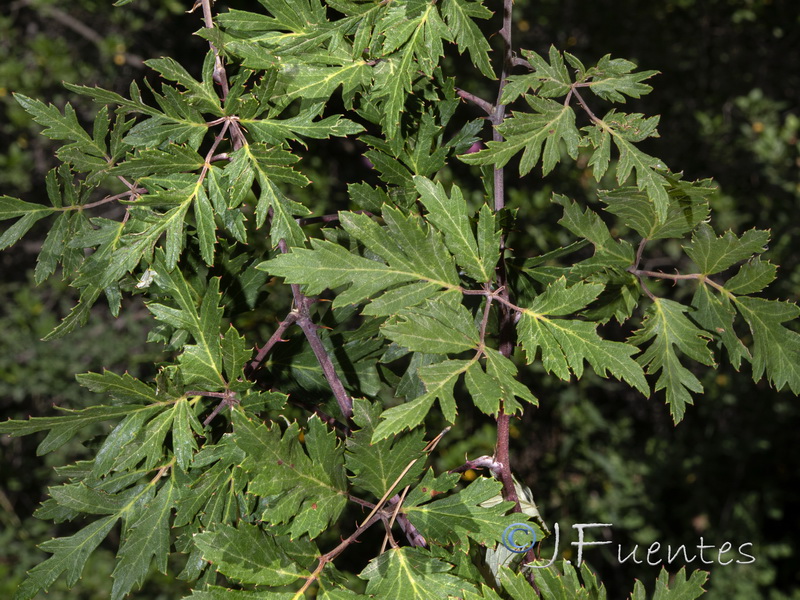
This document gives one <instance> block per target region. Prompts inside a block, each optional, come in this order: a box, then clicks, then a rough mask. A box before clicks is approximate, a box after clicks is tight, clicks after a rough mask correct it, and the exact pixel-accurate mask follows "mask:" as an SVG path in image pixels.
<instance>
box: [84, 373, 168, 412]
mask: <svg viewBox="0 0 800 600" xmlns="http://www.w3.org/2000/svg"><path fill="white" fill-rule="evenodd" d="M75 379H77V381H78V383H80V384H81V385H82V386H83V387H85V388H87V389H89V390H92V391H93V392H97V393H99V394H101V393H102V394H109V395H110V396H112V397H113V398H116V399H117V400H121V401H122V402H123V403H134V404H150V403H152V402H157V401H158V397H157V396H156V390H155V389H153V388H152V387H150V386H149V385H147V384H146V383H144V382H143V381H140V380H138V379H136V378H135V377H132V376H131V375H130V374H128V373H123V374H122V375H117V374H116V373H112V372H111V371H103V372H102V373H81V374H79V375H76V376H75Z"/></svg>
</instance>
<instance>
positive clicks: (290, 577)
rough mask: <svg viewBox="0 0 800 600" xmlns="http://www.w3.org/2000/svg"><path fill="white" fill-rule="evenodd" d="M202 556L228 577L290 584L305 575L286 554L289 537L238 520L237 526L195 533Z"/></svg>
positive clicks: (271, 584) (246, 580) (195, 539)
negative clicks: (269, 532)
mask: <svg viewBox="0 0 800 600" xmlns="http://www.w3.org/2000/svg"><path fill="white" fill-rule="evenodd" d="M193 541H194V544H195V545H196V546H197V547H198V548H199V549H200V551H201V552H202V554H203V559H204V560H207V561H209V562H211V563H213V564H214V566H215V568H216V569H217V570H218V571H219V572H220V573H222V574H223V575H225V576H226V577H228V578H230V579H233V580H234V581H238V582H241V583H250V584H255V585H269V586H279V585H288V584H290V583H292V582H293V581H296V580H297V579H298V578H300V577H302V576H304V575H306V570H305V569H303V568H302V567H299V566H298V565H297V564H295V562H294V561H293V560H292V559H291V558H290V557H289V556H288V555H287V554H286V552H285V551H284V550H283V548H282V544H284V543H291V542H289V540H288V539H287V538H283V537H276V536H273V535H267V534H265V533H264V532H263V531H262V530H261V528H260V527H257V526H255V525H249V524H248V523H245V522H243V521H239V523H237V525H236V527H231V526H230V525H219V526H217V527H216V528H214V529H213V530H212V531H204V532H202V533H199V534H197V535H195V536H194V540H193Z"/></svg>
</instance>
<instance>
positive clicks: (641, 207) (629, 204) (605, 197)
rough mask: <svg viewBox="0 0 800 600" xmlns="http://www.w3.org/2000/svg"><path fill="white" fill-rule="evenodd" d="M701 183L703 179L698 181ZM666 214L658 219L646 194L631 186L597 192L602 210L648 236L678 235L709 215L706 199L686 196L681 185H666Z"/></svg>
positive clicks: (665, 236) (674, 236)
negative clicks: (697, 199)
mask: <svg viewBox="0 0 800 600" xmlns="http://www.w3.org/2000/svg"><path fill="white" fill-rule="evenodd" d="M699 183H703V182H699ZM668 193H669V208H668V209H667V218H666V219H665V220H664V221H663V222H662V221H659V218H658V215H657V214H656V209H655V206H654V204H653V203H652V202H650V199H649V198H648V196H647V195H646V194H645V193H644V192H641V191H639V190H638V189H637V188H634V187H621V188H617V189H615V190H611V191H601V192H599V196H600V200H602V201H603V202H605V203H606V204H607V205H608V206H607V207H606V209H605V210H607V211H608V212H610V213H611V214H614V215H617V216H618V217H620V218H621V219H622V222H623V223H624V224H625V225H627V226H628V227H630V228H631V229H633V230H634V231H636V233H638V234H639V235H641V236H642V237H644V238H647V239H649V240H658V239H667V238H680V237H683V235H684V234H685V233H686V232H688V231H691V230H692V229H694V228H695V227H696V226H697V225H698V224H699V223H701V222H702V221H705V220H706V219H707V218H708V215H709V212H710V211H709V206H708V202H707V201H706V200H705V199H702V200H701V201H700V202H697V201H695V200H694V199H692V198H687V196H686V195H684V194H683V190H682V189H681V188H670V190H669V192H668Z"/></svg>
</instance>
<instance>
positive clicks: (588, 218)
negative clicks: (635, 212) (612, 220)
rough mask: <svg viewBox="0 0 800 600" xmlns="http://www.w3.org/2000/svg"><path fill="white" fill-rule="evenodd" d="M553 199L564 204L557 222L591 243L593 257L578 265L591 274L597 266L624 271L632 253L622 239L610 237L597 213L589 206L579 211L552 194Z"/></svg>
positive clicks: (557, 195)
mask: <svg viewBox="0 0 800 600" xmlns="http://www.w3.org/2000/svg"><path fill="white" fill-rule="evenodd" d="M553 202H554V203H555V204H559V205H561V206H563V207H564V216H563V217H562V218H561V219H560V220H559V222H558V224H559V225H561V226H562V227H566V228H567V229H568V230H570V231H571V232H572V233H574V234H575V235H577V236H578V237H581V238H585V239H587V240H589V241H590V242H591V243H592V244H593V245H594V246H595V254H594V256H593V257H592V258H591V259H590V260H587V261H583V263H579V264H582V265H585V266H586V268H587V269H590V270H591V272H592V273H594V272H596V271H597V269H598V267H600V268H615V269H618V270H625V269H627V268H628V267H629V266H630V265H632V264H633V262H634V260H635V256H634V251H633V248H632V247H631V245H630V244H629V243H628V242H626V241H625V240H615V239H614V238H613V237H611V232H609V230H608V227H607V226H606V224H605V223H603V220H602V219H601V218H600V217H599V216H598V215H597V213H595V212H593V211H592V210H591V209H589V208H587V209H586V210H585V211H581V208H580V206H578V203H577V202H572V201H571V200H570V199H569V198H567V197H566V196H561V195H560V194H553Z"/></svg>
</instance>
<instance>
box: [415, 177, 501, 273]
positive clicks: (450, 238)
mask: <svg viewBox="0 0 800 600" xmlns="http://www.w3.org/2000/svg"><path fill="white" fill-rule="evenodd" d="M414 185H415V186H416V188H417V191H418V192H419V194H420V196H421V197H420V202H422V204H423V205H424V206H425V208H426V209H427V210H428V221H430V222H431V223H433V224H434V225H435V226H436V228H437V229H439V231H441V232H442V233H444V236H445V237H444V241H445V244H447V248H448V249H449V250H450V252H452V253H453V256H455V258H456V262H457V263H458V265H459V266H461V267H463V268H464V270H465V271H466V272H467V275H469V276H470V277H472V278H473V279H474V280H475V281H479V282H485V281H490V280H491V279H492V275H493V274H494V265H492V267H491V268H490V269H487V268H485V265H484V261H482V260H481V256H480V254H479V252H478V244H477V241H476V240H475V235H474V234H473V233H472V228H471V227H470V224H469V218H468V216H467V203H466V202H465V201H464V197H463V195H462V194H461V190H460V189H459V187H458V186H456V185H454V186H453V187H452V189H451V191H450V193H451V196H450V197H449V198H448V196H447V194H446V193H445V191H444V187H443V186H442V184H441V183H437V184H434V183H433V182H432V181H431V180H430V179H426V178H424V177H420V176H416V177H414ZM491 234H492V235H493V234H494V231H492V232H491Z"/></svg>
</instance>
